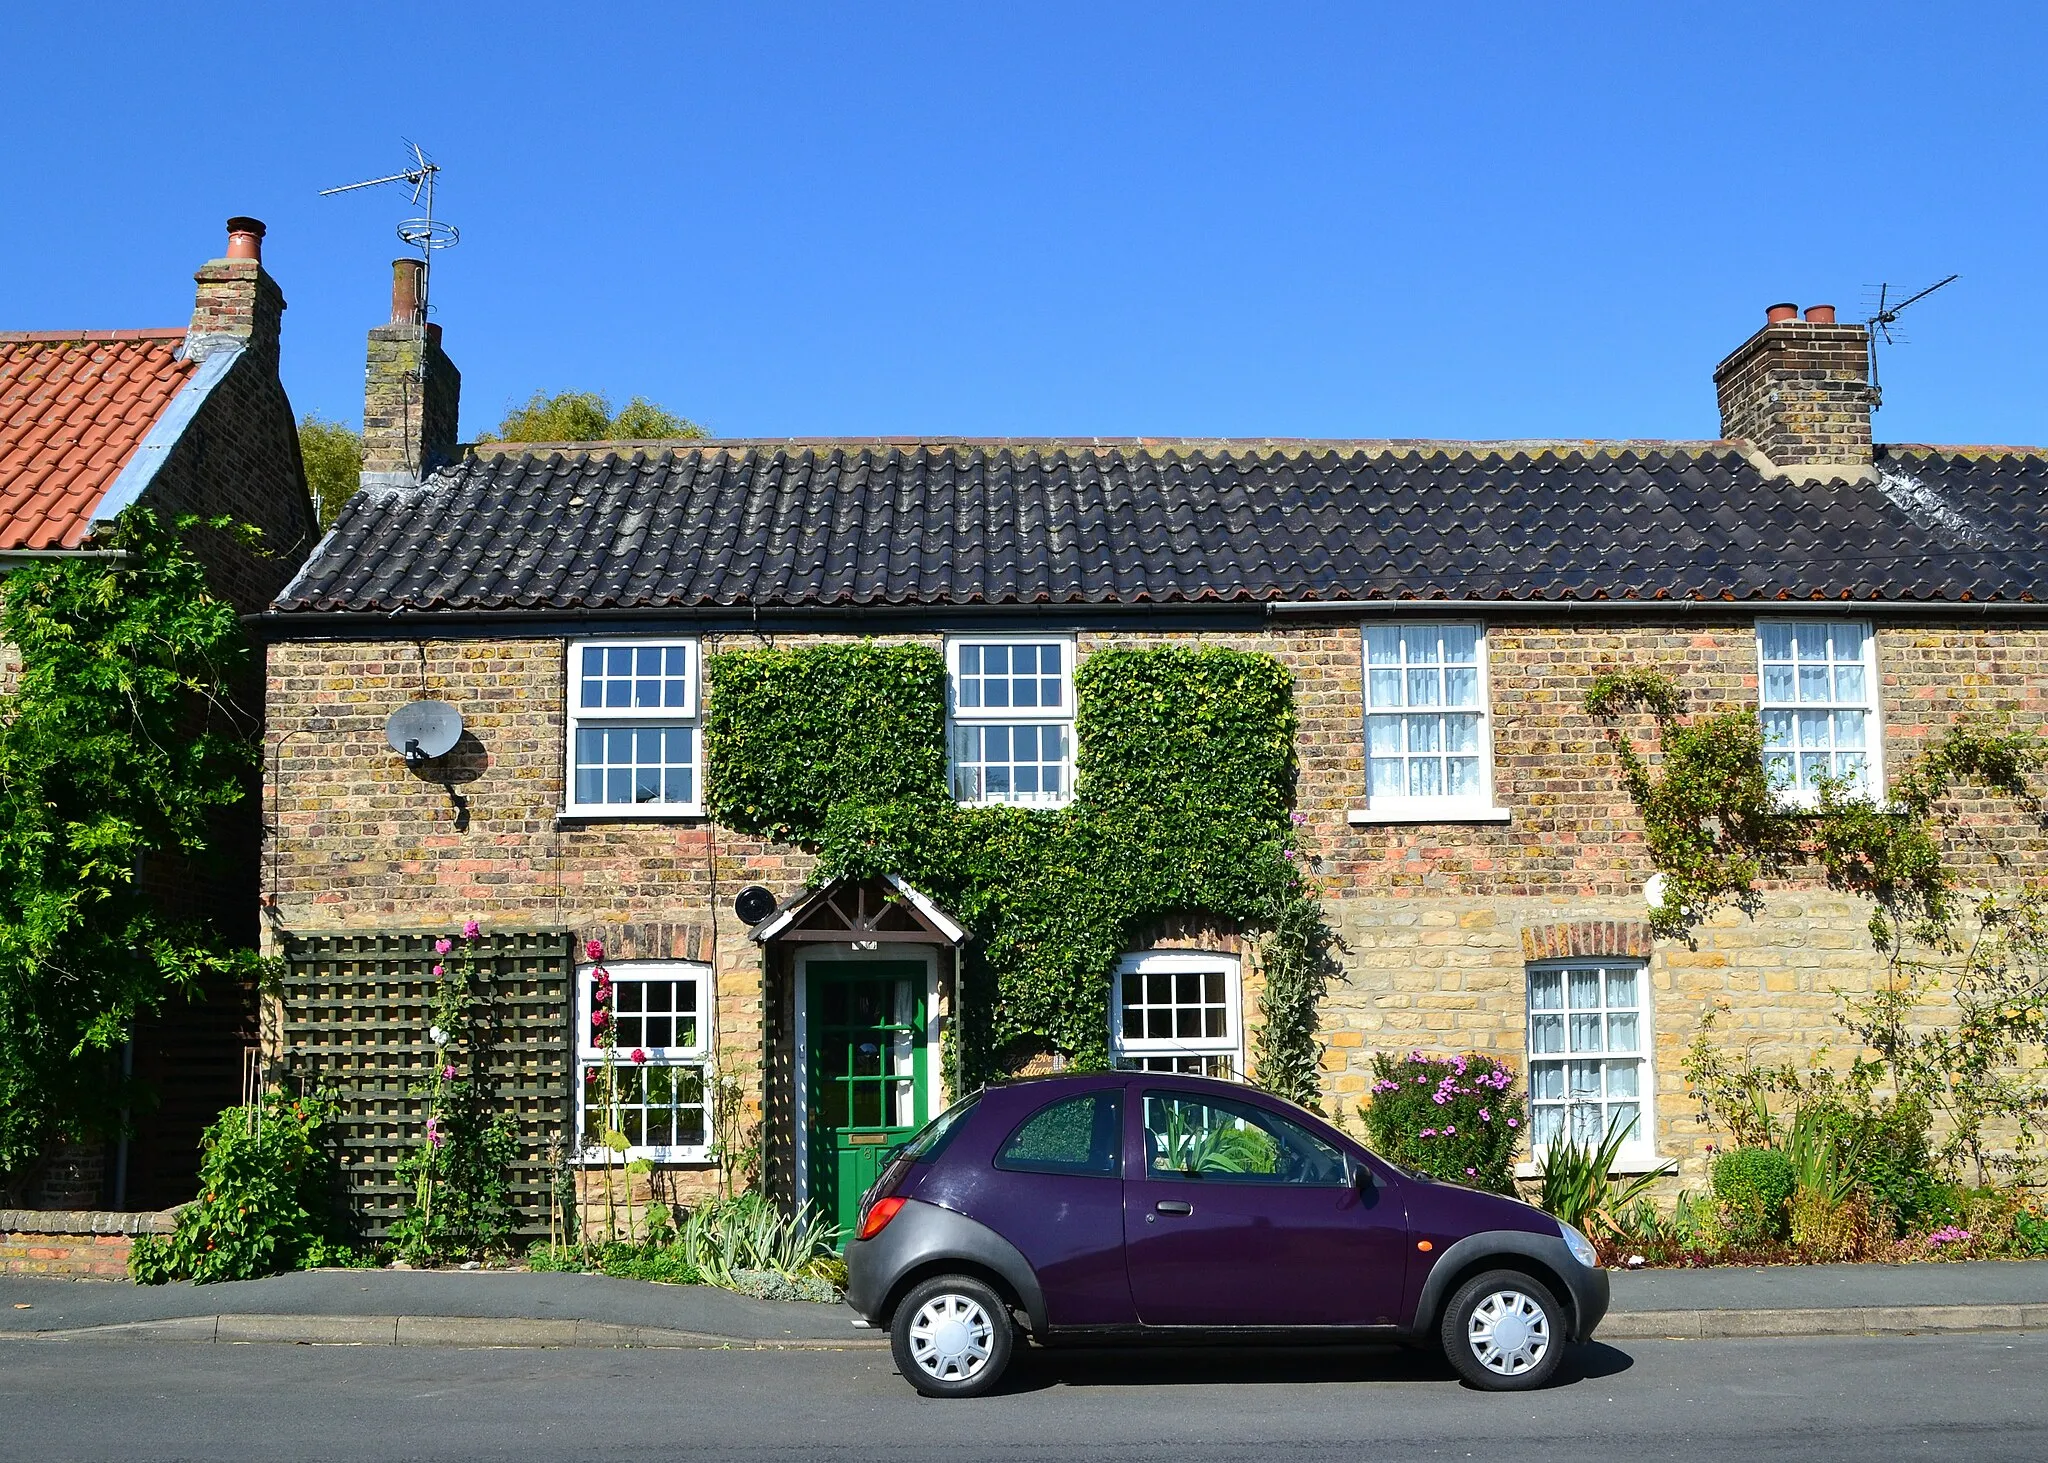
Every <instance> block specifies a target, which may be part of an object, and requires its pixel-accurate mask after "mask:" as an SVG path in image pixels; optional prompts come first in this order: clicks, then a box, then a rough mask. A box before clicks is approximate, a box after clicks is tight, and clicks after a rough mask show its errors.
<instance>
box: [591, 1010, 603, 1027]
mask: <svg viewBox="0 0 2048 1463" xmlns="http://www.w3.org/2000/svg"><path fill="white" fill-rule="evenodd" d="M590 1024H591V1025H592V1026H602V1025H604V1012H602V1011H592V1012H591V1013H590Z"/></svg>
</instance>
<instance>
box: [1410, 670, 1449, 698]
mask: <svg viewBox="0 0 2048 1463" xmlns="http://www.w3.org/2000/svg"><path fill="white" fill-rule="evenodd" d="M1408 704H1409V705H1410V706H1441V705H1442V704H1443V676H1442V673H1441V672H1439V671H1436V670H1426V671H1415V670H1411V671H1410V672H1408Z"/></svg>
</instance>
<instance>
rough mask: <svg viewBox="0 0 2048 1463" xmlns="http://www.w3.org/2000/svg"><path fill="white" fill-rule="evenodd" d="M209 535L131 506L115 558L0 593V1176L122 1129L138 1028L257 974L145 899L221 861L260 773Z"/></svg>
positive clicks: (49, 571) (18, 575)
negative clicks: (122, 1068)
mask: <svg viewBox="0 0 2048 1463" xmlns="http://www.w3.org/2000/svg"><path fill="white" fill-rule="evenodd" d="M202 528H203V529H210V530H213V531H217V532H220V533H238V532H242V531H241V530H237V529H236V528H235V526H234V525H233V524H231V523H230V522H229V521H228V520H225V519H221V520H216V521H212V522H207V523H202V522H201V521H200V520H198V519H193V518H181V519H179V520H177V521H176V522H175V523H163V522H160V521H159V520H158V519H157V518H156V516H155V515H153V514H152V513H150V512H149V511H148V510H146V509H132V508H131V509H130V510H128V511H127V512H126V513H124V514H123V515H121V517H120V519H119V520H118V521H117V523H116V524H115V526H114V527H113V528H112V529H111V530H110V531H108V532H107V533H105V534H103V535H101V536H100V537H99V538H98V539H97V541H96V543H95V547H97V548H102V549H106V550H109V551H111V553H110V554H109V555H108V556H106V557H96V558H89V559H66V560H50V561H44V562H40V563H34V564H29V565H25V566H23V567H20V568H16V569H14V570H12V571H11V572H9V573H8V574H7V576H6V579H5V586H4V593H5V605H4V609H0V641H4V642H5V643H6V644H9V645H12V646H13V647H14V649H15V651H16V653H17V654H18V655H19V657H20V668H19V672H18V674H17V676H16V679H15V683H14V686H13V689H12V690H11V691H10V692H8V693H7V694H6V695H5V696H4V697H0V1179H5V1178H7V1177H8V1176H10V1175H14V1174H17V1173H19V1172H20V1171H21V1170H23V1169H24V1167H25V1166H26V1165H28V1164H29V1163H31V1162H32V1161H33V1160H34V1159H35V1157H36V1156H37V1154H38V1153H39V1152H40V1151H41V1150H42V1148H43V1147H44V1146H45V1145H46V1144H47V1143H48V1142H49V1141H50V1140H52V1139H53V1138H57V1137H60V1136H62V1137H86V1136H94V1135H99V1134H104V1133H106V1132H108V1131H110V1130H111V1128H112V1126H113V1125H114V1124H115V1123H116V1122H117V1121H118V1113H119V1109H120V1106H121V1104H122V1102H123V1101H124V1099H125V1097H126V1094H125V1093H124V1092H123V1091H122V1089H121V1086H120V1084H119V1082H118V1081H116V1080H114V1078H115V1077H116V1072H115V1069H114V1067H113V1065H112V1061H113V1054H114V1053H115V1052H116V1051H117V1050H118V1049H119V1047H120V1045H121V1043H122V1042H123V1041H124V1040H125V1039H126V1038H127V1035H128V1032H129V1030H130V1029H131V1027H132V1025H133V1023H134V1021H135V1019H136V1017H137V1016H139V1015H141V1014H143V1013H145V1012H148V1011H151V1010H154V1009H156V1008H158V1007H160V1006H162V1005H163V1004H164V1003H165V1002H166V1001H168V1000H171V999H173V998H174V997H176V996H178V995H180V994H182V993H184V992H187V991H190V990H192V989H194V988H196V987H197V986H198V985H199V984H200V983H201V982H202V981H203V980H205V979H206V978H207V977H208V976H210V975H215V974H220V973H234V974H242V975H247V974H250V973H253V970H254V966H255V956H254V955H253V953H251V952H248V951H238V950H235V949H233V948H232V947H231V946H230V945H229V944H228V943H227V942H226V941H225V940H223V939H222V938H221V936H220V935H219V933H218V932H216V931H212V930H209V929H206V928H203V927H201V926H199V925H197V924H194V923H186V922H180V921H178V920H176V919H173V918H172V917H170V916H169V915H168V914H167V913H166V912H165V911H164V910H163V908H162V907H161V905H160V904H159V902H158V900H157V899H156V897H155V896H154V895H153V893H152V892H151V889H150V888H149V887H148V883H147V877H148V875H149V874H151V873H152V872H159V873H160V872H164V871H166V870H167V868H169V867H170V866H171V865H174V864H176V863H180V862H182V863H186V864H196V863H199V862H203V861H204V860H205V859H207V858H208V857H209V856H210V855H211V854H213V853H214V851H215V848H216V840H217V838H218V835H219V823H218V815H219V814H220V813H221V811H222V810H223V809H226V808H228V807H230V806H232V805H233V804H235V803H238V802H240V801H241V800H242V799H243V798H244V797H245V796H247V795H248V793H249V791H250V786H249V779H250V774H251V772H252V771H253V768H254V766H255V745H256V743H255V729H256V721H255V718H254V716H253V715H252V714H250V713H249V712H248V711H247V710H245V709H243V708H239V707H238V706H237V705H236V703H235V692H236V689H237V688H238V686H239V685H240V684H242V678H243V677H244V676H245V675H246V673H247V668H248V663H249V662H248V656H249V652H248V647H247V644H246V642H245V640H244V638H243V635H242V630H241V626H240V624H239V622H238V620H237V617H236V614H235V607H234V606H233V605H232V604H230V603H229V602H228V601H227V600H225V599H222V598H220V597H218V596H216V595H215V594H214V593H213V592H212V591H211V590H210V589H209V588H208V587H207V583H206V576H205V572H204V570H203V568H202V567H201V565H200V563H199V561H198V559H197V558H195V557H194V555H193V553H192V551H191V548H190V546H189V538H190V535H191V534H192V532H193V531H194V530H198V529H202ZM247 532H248V533H253V530H249V531H247ZM0 1187H5V1185H4V1184H0Z"/></svg>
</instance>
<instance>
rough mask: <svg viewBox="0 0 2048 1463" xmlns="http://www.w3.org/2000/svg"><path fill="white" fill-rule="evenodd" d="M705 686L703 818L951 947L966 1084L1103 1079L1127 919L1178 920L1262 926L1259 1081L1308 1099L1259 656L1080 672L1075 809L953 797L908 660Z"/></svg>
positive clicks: (1283, 717) (1316, 989)
mask: <svg viewBox="0 0 2048 1463" xmlns="http://www.w3.org/2000/svg"><path fill="white" fill-rule="evenodd" d="M708 671H709V676H710V685H711V696H710V704H709V708H708V711H707V716H706V723H705V742H706V751H707V757H706V761H707V763H708V765H709V766H710V767H711V769H712V772H711V777H710V781H709V784H708V787H707V796H708V799H709V805H710V809H711V811H712V813H713V815H714V816H715V817H717V818H718V820H719V821H720V822H722V823H724V824H726V825H727V826H729V827H732V828H735V829H737V830H739V831H742V832H747V833H753V834H756V835H759V836H762V837H769V838H777V839H783V840H786V841H789V842H793V843H796V844H798V845H800V846H802V847H804V848H807V849H810V850H812V851H814V852H816V853H817V854H818V855H819V865H820V866H819V870H818V873H819V876H820V877H821V878H836V877H856V878H857V877H873V876H877V875H881V874H885V873H887V874H896V875H899V876H901V877H903V878H906V879H908V880H909V881H910V882H911V883H913V884H915V885H917V886H918V887H919V888H921V889H923V890H925V891H926V892H927V893H929V894H931V895H932V896H933V897H935V898H937V899H939V900H941V901H942V902H944V903H946V904H947V905H948V906H949V907H950V908H951V909H952V910H953V912H954V913H955V914H957V915H958V916H959V917H960V918H961V919H962V920H963V921H964V922H965V923H966V925H967V927H968V928H969V929H970V930H971V931H972V932H973V934H974V935H975V937H976V938H975V941H974V944H973V946H972V947H971V950H970V955H969V959H970V977H971V979H970V986H969V991H968V996H969V999H968V1001H967V1003H966V1004H967V1009H966V1010H965V1011H964V1012H963V1016H964V1018H965V1019H964V1021H963V1028H964V1041H965V1046H964V1048H963V1053H962V1055H963V1057H964V1058H965V1060H966V1064H967V1067H968V1070H969V1073H970V1077H971V1078H980V1077H983V1076H987V1075H990V1074H991V1073H993V1072H996V1071H999V1070H1001V1069H1002V1067H1003V1066H1004V1065H1005V1064H1006V1062H1007V1061H1008V1060H1009V1059H1010V1058H1011V1057H1013V1056H1014V1055H1015V1054H1017V1053H1019V1052H1022V1051H1025V1050H1029V1049H1038V1050H1043V1049H1048V1048H1049V1049H1051V1050H1054V1051H1058V1052H1061V1053H1064V1054H1066V1055H1067V1056H1068V1057H1070V1058H1072V1059H1073V1060H1074V1061H1075V1062H1076V1063H1077V1064H1080V1065H1101V1064H1104V1063H1106V1062H1107V1060H1108V1021H1107V1014H1106V1013H1107V1008H1108V1000H1109V981H1110V977H1111V974H1112V972H1113V971H1114V969H1115V966H1116V962H1117V959H1118V957H1119V956H1120V955H1121V954H1123V953H1124V952H1125V951H1126V950H1128V949H1129V948H1130V947H1131V943H1132V941H1133V939H1134V938H1135V937H1136V935H1137V934H1138V931H1139V929H1140V927H1141V926H1142V925H1144V924H1145V923H1146V922H1147V921H1150V920H1153V919H1157V918H1160V917H1163V916H1168V915H1174V914H1184V913H1192V912H1201V913H1206V914H1210V915H1214V916H1217V917H1220V918H1222V919H1225V920H1233V921H1236V922H1238V923H1239V924H1240V925H1242V926H1245V927H1247V928H1251V929H1256V930H1261V931H1265V932H1267V946H1268V956H1267V963H1268V967H1269V970H1270V971H1271V972H1272V974H1271V975H1269V984H1268V988H1267V992H1266V995H1265V998H1264V1000H1263V1002H1262V1010H1263V1011H1264V1013H1265V1024H1264V1029H1263V1030H1262V1032H1261V1033H1260V1037H1259V1041H1258V1046H1257V1050H1258V1053H1259V1070H1260V1076H1261V1080H1264V1081H1269V1082H1271V1083H1273V1084H1275V1085H1277V1086H1278V1087H1279V1088H1280V1089H1281V1090H1284V1091H1286V1092H1287V1093H1288V1095H1290V1096H1296V1097H1300V1098H1313V1096H1314V1094H1315V1066H1316V1060H1317V1058H1318V1056H1319V1055H1320V1046H1319V1045H1318V1043H1317V1040H1316V1022H1315V1011H1314V1008H1315V1005H1316V1002H1317V1001H1318V1000H1319V998H1320V995H1321V990H1322V982H1323V981H1324V980H1325V979H1326V977H1327V969H1328V960H1327V956H1328V938H1327V935H1326V934H1325V933H1323V927H1322V923H1321V914H1320V906H1319V904H1318V903H1317V901H1316V898H1315V893H1314V890H1313V888H1312V887H1311V885H1310V882H1309V881H1308V880H1307V879H1306V878H1305V877H1304V875H1303V873H1302V872H1301V870H1300V868H1299V862H1300V861H1299V859H1298V858H1297V857H1296V856H1295V855H1296V849H1295V846H1294V845H1295V838H1294V832H1293V825H1292V824H1291V823H1290V821H1289V816H1288V807H1289V804H1290V801H1291V799H1292V794H1293V778H1294V737H1295V713H1294V704H1293V691H1292V684H1291V681H1290V678H1289V675H1288V672H1287V670H1286V669H1285V667H1283V666H1281V665H1280V664H1279V663H1278V662H1277V661H1275V660H1273V659H1272V658H1271V657H1268V656H1263V655H1257V654H1251V653H1247V652H1241V651H1232V650H1224V649H1216V648H1210V649H1203V650H1188V649H1180V648H1171V649H1157V650H1103V651H1098V652H1096V653H1095V654H1093V655H1091V656H1089V657H1088V659H1087V660H1086V661H1085V662H1083V663H1082V665H1081V666H1080V669H1079V671H1078V673H1077V675H1076V678H1075V691H1076V698H1077V700H1076V718H1075V731H1076V737H1077V742H1078V746H1077V751H1076V769H1077V781H1076V794H1075V797H1074V800H1073V801H1072V802H1071V803H1070V804H1069V805H1068V806H1066V807H1064V808H1060V809H1057V810H1046V809H1030V808H1019V807H964V808H963V807H961V806H959V805H958V804H957V803H956V802H955V801H954V799H953V797H952V795H951V793H950V791H949V789H948V787H947V784H946V747H945V728H946V667H945V661H944V658H943V657H942V656H941V655H940V653H939V652H938V651H936V650H934V649H932V648H931V647H929V646H924V645H897V646H883V645H877V644H874V643H872V642H859V643H855V644H847V645H832V646H812V647H804V648H800V649H773V650H750V651H738V652H729V653H726V654H722V655H717V656H714V657H712V658H711V659H710V661H709V662H708ZM1274 976H1277V977H1278V979H1277V980H1276V979H1274V978H1273V977H1274Z"/></svg>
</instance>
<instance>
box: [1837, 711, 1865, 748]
mask: <svg viewBox="0 0 2048 1463" xmlns="http://www.w3.org/2000/svg"><path fill="white" fill-rule="evenodd" d="M1835 745H1836V746H1837V747H1846V748H1858V747H1861V746H1862V745H1863V713H1862V712H1860V711H1837V712H1836V713H1835Z"/></svg>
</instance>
